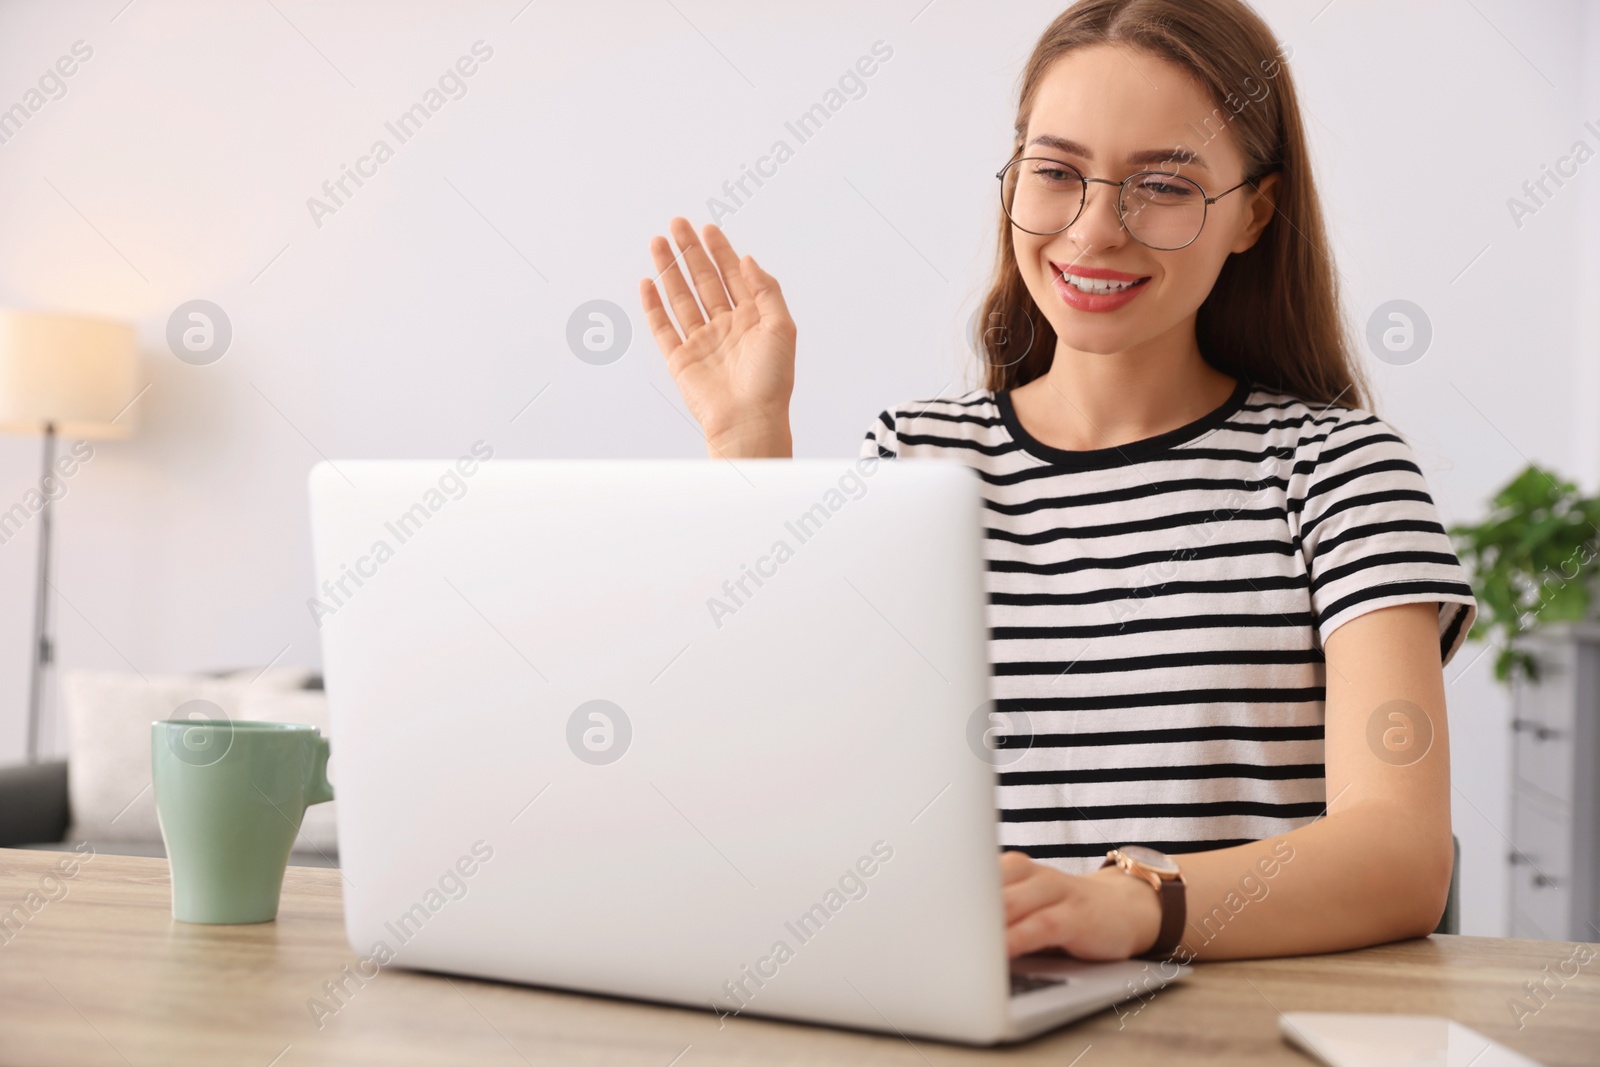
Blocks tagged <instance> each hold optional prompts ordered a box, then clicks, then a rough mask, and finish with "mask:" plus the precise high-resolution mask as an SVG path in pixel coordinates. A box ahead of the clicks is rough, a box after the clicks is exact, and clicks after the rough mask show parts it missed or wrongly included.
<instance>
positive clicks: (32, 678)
mask: <svg viewBox="0 0 1600 1067" xmlns="http://www.w3.org/2000/svg"><path fill="white" fill-rule="evenodd" d="M40 454H41V456H42V457H43V458H42V460H41V462H40V465H39V495H40V496H42V497H44V506H43V507H42V508H40V509H39V566H38V574H37V576H36V577H35V579H34V600H33V666H32V671H31V673H30V675H29V680H28V762H29V763H38V762H39V716H40V709H41V707H42V705H43V704H44V677H45V671H46V670H48V669H49V667H50V663H51V661H52V660H53V659H54V658H55V654H54V649H53V647H52V645H51V643H50V619H49V612H50V493H49V492H48V491H47V490H48V489H49V487H50V469H51V467H53V466H54V465H55V461H56V425H55V423H53V422H47V423H45V427H44V443H43V445H42V447H41V448H40Z"/></svg>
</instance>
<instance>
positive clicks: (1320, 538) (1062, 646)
mask: <svg viewBox="0 0 1600 1067" xmlns="http://www.w3.org/2000/svg"><path fill="white" fill-rule="evenodd" d="M862 455H864V456H871V455H876V456H880V457H883V458H902V459H919V458H927V457H933V458H941V459H957V460H960V461H962V462H964V463H966V464H968V465H969V466H971V467H972V468H973V469H974V470H975V471H976V472H977V473H978V475H979V477H980V478H981V480H982V484H983V491H984V496H985V499H986V512H985V514H986V516H987V522H986V526H987V529H986V538H985V546H986V554H987V560H988V577H987V585H988V593H989V624H990V661H991V663H992V665H993V680H992V689H993V694H994V697H995V702H996V710H997V711H1000V712H1002V713H1006V712H1022V713H1025V716H1026V718H1025V720H1020V721H1026V722H1027V723H1028V729H1029V731H1030V732H1031V735H1032V736H1031V738H1029V739H1027V744H1026V745H1025V746H1024V745H1023V744H1021V741H1022V740H1023V739H1022V738H1013V739H1010V740H1012V741H1015V742H1017V744H1016V745H1015V747H1016V749H1017V752H1016V757H1015V759H1014V760H1013V761H1011V762H1006V763H1004V765H1003V766H1002V767H1001V768H1000V785H999V789H998V792H999V807H1000V809H1001V810H1000V820H1001V825H1000V839H1001V843H1002V845H1003V846H1004V847H1007V848H1015V849H1019V850H1021V851H1024V852H1027V853H1028V854H1030V855H1032V856H1034V857H1035V858H1037V859H1040V860H1043V861H1046V862H1049V863H1051V864H1053V865H1054V866H1057V867H1059V868H1061V869H1062V870H1067V871H1072V872H1074V873H1082V872H1086V871H1088V870H1091V869H1093V868H1095V867H1097V866H1099V863H1100V859H1101V858H1103V856H1104V854H1105V852H1106V850H1107V849H1109V848H1113V847H1116V846H1118V845H1122V844H1136V843H1137V844H1146V845H1150V846H1152V847H1154V848H1158V849H1160V850H1162V851H1164V852H1170V853H1174V854H1177V853H1184V852H1195V851H1201V850H1204V849H1211V848H1222V847H1226V846H1228V845H1234V844H1241V843H1243V842H1246V841H1254V840H1259V839H1261V838H1264V837H1269V836H1271V835H1273V834H1278V833H1282V832H1284V831H1287V830H1290V829H1293V828H1294V827H1297V826H1302V825H1304V824H1306V823H1308V822H1310V821H1312V820H1313V819H1315V818H1316V817H1317V816H1318V815H1320V814H1321V813H1322V811H1323V809H1324V806H1325V804H1326V803H1327V799H1326V796H1325V789H1324V778H1323V710H1324V707H1323V703H1324V694H1325V688H1324V685H1325V679H1324V672H1325V670H1326V664H1325V662H1324V659H1323V653H1322V649H1323V644H1324V642H1325V641H1326V640H1327V638H1328V635H1330V634H1331V633H1332V632H1333V631H1334V630H1335V629H1337V628H1338V627H1339V626H1340V625H1341V624H1343V623H1344V622H1346V621H1347V620H1349V619H1352V618H1355V617H1356V616H1358V615H1360V614H1362V613H1364V612H1368V611H1372V610H1374V609H1376V608H1381V607H1387V606H1389V605H1392V604H1402V603H1409V602H1416V601H1433V602H1437V603H1438V605H1439V650H1440V658H1441V661H1442V662H1445V663H1448V662H1449V660H1450V659H1451V657H1452V656H1454V655H1455V652H1456V650H1457V649H1458V648H1459V647H1460V646H1461V644H1462V642H1463V641H1464V640H1465V638H1466V634H1467V630H1468V629H1469V627H1470V626H1471V625H1472V620H1473V618H1474V617H1475V615H1476V613H1477V602H1476V601H1475V599H1474V598H1473V594H1472V589H1471V587H1470V586H1469V585H1468V583H1467V580H1466V575H1465V572H1464V571H1463V569H1462V567H1461V565H1460V561H1459V560H1458V559H1457V557H1456V554H1455V552H1454V549H1453V547H1452V545H1451V543H1450V539H1449V537H1448V535H1447V534H1446V533H1445V531H1444V528H1443V526H1442V525H1441V523H1440V521H1439V516H1438V513H1437V510H1436V508H1435V506H1434V503H1433V499H1432V497H1431V496H1430V495H1429V493H1428V489H1427V485H1426V482H1425V480H1424V478H1423V475H1422V471H1421V469H1420V468H1419V467H1418V466H1417V463H1416V459H1415V457H1414V455H1413V454H1412V450H1411V448H1410V446H1409V445H1408V444H1407V443H1406V442H1405V440H1404V439H1403V438H1402V437H1401V436H1400V435H1399V434H1398V433H1396V432H1395V431H1394V429H1393V428H1392V427H1390V426H1389V425H1388V424H1387V423H1385V422H1384V421H1383V420H1381V419H1379V418H1377V417H1376V416H1375V415H1373V414H1371V413H1370V412H1367V411H1363V410H1361V409H1358V408H1348V407H1339V406H1337V405H1330V406H1326V407H1322V406H1312V405H1308V404H1306V403H1304V402H1302V401H1301V400H1299V399H1296V398H1295V397H1293V396H1290V395H1288V394H1285V393H1282V392H1278V391H1275V390H1272V389H1268V388H1266V387H1263V386H1261V385H1259V384H1256V383H1252V382H1249V381H1245V380H1241V381H1240V382H1239V385H1238V388H1236V389H1235V390H1234V392H1233V394H1232V396H1230V397H1229V398H1228V400H1227V401H1226V402H1225V403H1224V404H1223V405H1222V406H1221V407H1219V408H1218V409H1216V410H1215V411H1213V412H1211V413H1210V414H1208V415H1205V416H1203V417H1202V418H1200V419H1197V420H1195V421H1194V422H1192V423H1189V424H1188V425H1186V426H1183V427H1180V428H1178V429H1176V430H1173V431H1171V432H1169V433H1165V434H1161V435H1159V436H1157V437H1152V438H1147V439H1145V440H1143V441H1137V442H1133V443H1131V444H1126V445H1122V446H1120V447H1116V448H1106V449H1096V450H1093V451H1085V452H1069V451H1063V450H1060V449H1054V448H1051V447H1049V446H1047V445H1045V444H1043V443H1042V442H1039V441H1037V440H1036V439H1034V438H1033V437H1031V436H1030V435H1029V434H1028V433H1027V432H1026V431H1025V430H1023V429H1022V427H1021V426H1020V424H1019V423H1018V422H1017V419H1016V413H1015V410H1014V409H1013V408H1012V407H1011V404H1010V397H1009V396H1008V395H1007V394H1006V393H1004V392H1002V393H999V394H996V393H993V392H990V391H988V390H981V389H980V390H973V391H972V392H969V393H966V394H964V395H962V396H959V397H948V398H939V399H935V400H928V401H919V402H916V403H913V404H908V405H906V406H904V407H901V408H896V409H894V410H891V411H885V412H883V413H882V414H880V415H879V416H878V418H877V420H876V421H875V422H874V423H873V425H872V427H871V429H870V430H868V432H867V437H866V441H865V442H863V446H862ZM1007 755H1008V756H1009V755H1010V753H1007Z"/></svg>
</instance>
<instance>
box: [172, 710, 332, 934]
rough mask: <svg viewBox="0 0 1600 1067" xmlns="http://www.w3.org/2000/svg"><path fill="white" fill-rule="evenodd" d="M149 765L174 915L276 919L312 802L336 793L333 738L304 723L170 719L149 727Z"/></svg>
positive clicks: (250, 920) (197, 918) (210, 919)
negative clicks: (330, 742)
mask: <svg viewBox="0 0 1600 1067" xmlns="http://www.w3.org/2000/svg"><path fill="white" fill-rule="evenodd" d="M150 765H151V767H150V769H151V781H152V783H153V785H154V787H155V797H156V816H157V818H158V819H159V821H160V823H161V840H162V841H163V842H165V843H166V846H167V860H168V862H169V864H170V866H171V868H172V917H173V918H174V919H179V920H181V921H183V922H191V923H261V922H270V921H271V920H273V919H275V918H277V915H278V895H279V893H280V892H281V891H282V889H283V872H284V869H285V868H286V867H287V866H288V864H289V851H290V849H291V848H293V847H294V839H295V836H296V835H297V834H298V833H299V832H300V821H301V819H302V818H304V817H305V812H306V808H308V807H310V806H311V805H312V804H321V803H322V802H323V801H325V800H332V799H333V787H332V786H331V785H329V784H328V739H327V738H325V737H323V736H322V735H321V734H320V733H319V732H318V731H317V728H316V727H315V726H306V725H302V724H299V723H278V722H232V721H229V720H227V719H167V720H161V721H157V722H153V723H151V724H150Z"/></svg>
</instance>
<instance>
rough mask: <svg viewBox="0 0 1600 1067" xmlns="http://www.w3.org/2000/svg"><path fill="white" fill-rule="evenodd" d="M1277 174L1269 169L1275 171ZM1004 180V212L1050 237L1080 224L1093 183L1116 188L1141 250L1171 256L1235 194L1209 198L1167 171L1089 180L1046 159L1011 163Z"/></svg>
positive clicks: (1247, 181)
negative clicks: (1213, 209) (1208, 214)
mask: <svg viewBox="0 0 1600 1067" xmlns="http://www.w3.org/2000/svg"><path fill="white" fill-rule="evenodd" d="M1275 169H1276V168H1275V167H1273V168H1269V170H1275ZM995 177H996V178H999V179H1000V206H1001V208H1002V209H1004V211H1005V213H1006V218H1008V219H1010V220H1011V224H1012V225H1013V226H1015V227H1017V229H1019V230H1023V231H1025V232H1027V233H1032V234H1037V235H1039V236H1041V237H1048V236H1050V235H1051V234H1057V233H1060V232H1061V231H1062V230H1064V229H1066V228H1067V227H1068V226H1071V225H1072V224H1073V223H1074V222H1076V221H1077V219H1078V216H1079V215H1081V214H1082V213H1083V205H1084V202H1085V201H1086V200H1087V199H1088V189H1089V183H1090V182H1098V183H1099V184H1101V185H1115V186H1117V187H1118V189H1117V216H1118V218H1120V219H1121V220H1122V226H1123V228H1124V229H1126V230H1127V231H1128V236H1130V237H1132V238H1133V239H1134V240H1135V241H1138V242H1139V243H1140V244H1142V245H1147V246H1149V247H1150V248H1155V249H1159V250H1161V251H1163V252H1170V251H1173V250H1175V249H1179V248H1183V247H1184V246H1186V245H1189V244H1192V243H1193V242H1194V239H1195V238H1197V237H1199V236H1200V230H1201V228H1202V227H1204V226H1205V224H1206V209H1207V208H1208V207H1210V206H1211V205H1212V204H1214V203H1216V202H1217V201H1218V200H1221V199H1222V198H1223V197H1225V196H1227V195H1228V194H1229V193H1231V192H1233V190H1234V189H1238V188H1240V186H1244V185H1249V184H1250V183H1251V182H1252V181H1253V180H1254V179H1251V178H1246V179H1245V180H1244V181H1242V182H1240V183H1239V184H1238V185H1235V186H1234V187H1233V189H1225V190H1223V191H1222V192H1220V193H1218V194H1217V195H1216V196H1207V195H1206V191H1205V190H1204V189H1202V188H1201V187H1200V184H1199V183H1198V182H1195V181H1191V180H1190V179H1188V178H1185V177H1182V176H1180V175H1177V174H1173V173H1170V172H1168V171H1160V170H1142V171H1140V172H1139V173H1137V174H1130V175H1128V176H1127V177H1126V178H1124V179H1122V181H1120V182H1114V181H1112V180H1111V179H1109V178H1085V177H1084V176H1083V173H1082V172H1081V171H1079V170H1078V168H1076V167H1074V166H1073V165H1072V164H1070V163H1063V162H1061V161H1060V160H1059V159H1049V158H1046V157H1043V156H1025V157H1023V158H1022V159H1013V160H1012V161H1011V162H1010V163H1007V164H1006V165H1005V166H1004V167H1002V168H1001V170H1000V172H999V173H998V174H996V175H995Z"/></svg>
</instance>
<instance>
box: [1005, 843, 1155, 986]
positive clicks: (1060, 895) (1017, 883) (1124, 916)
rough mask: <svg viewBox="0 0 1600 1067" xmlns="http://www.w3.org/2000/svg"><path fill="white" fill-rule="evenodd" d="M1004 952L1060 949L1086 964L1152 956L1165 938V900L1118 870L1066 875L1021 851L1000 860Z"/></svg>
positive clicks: (1013, 954)
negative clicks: (1159, 939)
mask: <svg viewBox="0 0 1600 1067" xmlns="http://www.w3.org/2000/svg"><path fill="white" fill-rule="evenodd" d="M1000 875H1001V881H1002V882H1003V884H1004V889H1003V893H1002V896H1003V899H1004V901H1005V910H1006V951H1007V952H1008V953H1009V954H1010V955H1012V956H1022V955H1026V954H1027V953H1029V952H1038V951H1039V950H1041V949H1046V948H1060V949H1062V950H1064V951H1065V952H1067V953H1068V954H1069V955H1072V956H1076V957H1077V958H1078V959H1083V960H1123V959H1128V958H1129V957H1131V956H1137V955H1139V954H1141V953H1144V952H1148V951H1149V950H1150V946H1152V945H1154V944H1155V943H1156V937H1157V936H1158V935H1159V934H1160V933H1161V900H1160V898H1159V897H1158V896H1157V895H1156V891H1155V890H1154V889H1153V888H1152V887H1151V886H1150V884H1149V883H1148V882H1146V881H1144V880H1143V879H1142V878H1133V877H1130V876H1129V875H1127V874H1124V873H1123V872H1122V871H1120V870H1118V869H1117V868H1115V867H1107V868H1105V869H1103V870H1100V871H1096V872H1095V873H1094V874H1090V875H1077V874H1064V873H1062V872H1061V871H1058V870H1056V869H1055V868H1054V867H1046V866H1045V865H1043V864H1041V863H1035V862H1034V861H1033V860H1032V859H1030V858H1029V857H1028V856H1027V855H1025V854H1023V853H1021V852H1003V853H1001V855H1000Z"/></svg>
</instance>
